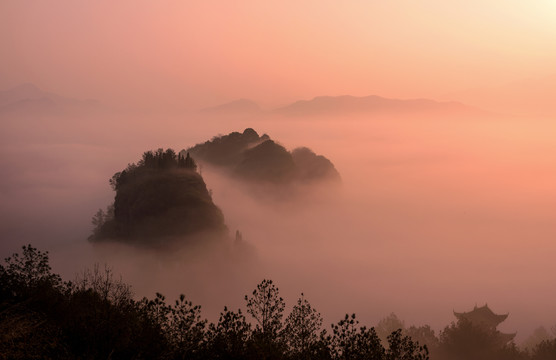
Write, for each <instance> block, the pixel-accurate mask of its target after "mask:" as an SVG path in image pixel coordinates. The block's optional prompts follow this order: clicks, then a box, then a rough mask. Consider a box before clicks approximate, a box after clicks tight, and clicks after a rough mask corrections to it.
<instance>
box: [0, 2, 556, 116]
mask: <svg viewBox="0 0 556 360" xmlns="http://www.w3.org/2000/svg"><path fill="white" fill-rule="evenodd" d="M0 10H1V11H0V30H1V31H0V44H1V47H2V57H1V58H0V88H4V89H5V88H9V87H11V86H14V85H17V84H19V83H22V82H32V83H35V84H36V85H37V86H39V87H40V88H43V89H45V90H49V91H53V92H56V93H60V94H69V95H72V96H74V97H79V98H95V99H99V100H101V101H103V102H104V103H107V104H117V105H122V104H125V105H126V106H129V107H141V106H143V107H154V108H160V107H165V108H170V107H175V108H178V109H181V108H188V109H190V108H193V109H196V108H200V107H205V106H210V105H215V104H219V103H222V102H226V101H230V100H234V99H237V98H251V99H253V100H255V101H258V102H260V103H261V104H263V105H266V106H269V107H272V106H276V105H281V104H284V103H288V102H291V101H295V100H298V99H310V98H312V97H314V96H318V95H346V94H348V95H356V96H364V95H371V94H375V95H382V96H386V97H397V98H415V97H428V98H438V97H440V96H442V95H443V94H446V93H451V92H455V91H463V90H467V89H473V88H478V87H479V88H480V87H484V86H494V85H502V84H506V83H509V82H512V81H517V80H521V79H527V78H531V77H543V76H548V75H552V74H554V73H555V72H556V70H555V69H554V65H553V64H554V63H556V47H554V41H555V38H556V21H554V20H555V19H554V17H555V16H556V4H555V3H554V1H551V0H538V1H535V2H523V1H520V0H491V1H486V2H485V1H479V0H471V1H443V0H424V1H409V0H398V1H377V0H373V1H348V2H341V3H340V2H337V1H280V2H274V1H271V2H267V1H233V2H229V1H118V2H117V3H114V2H113V1H104V0H100V1H90V2H75V1H70V0H58V1H55V2H36V1H11V0H6V1H3V2H2V3H1V4H0Z"/></svg>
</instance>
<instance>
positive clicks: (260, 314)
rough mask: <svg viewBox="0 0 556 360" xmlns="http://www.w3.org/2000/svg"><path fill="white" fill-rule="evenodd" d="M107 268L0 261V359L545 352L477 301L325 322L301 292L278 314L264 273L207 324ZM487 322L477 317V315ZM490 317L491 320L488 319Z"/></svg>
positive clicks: (394, 359)
mask: <svg viewBox="0 0 556 360" xmlns="http://www.w3.org/2000/svg"><path fill="white" fill-rule="evenodd" d="M117 279H118V278H117V277H116V278H115V277H114V276H113V274H112V272H111V271H110V270H109V269H104V270H99V269H98V267H96V268H94V269H92V270H85V271H84V272H83V274H82V275H81V276H79V277H77V278H76V279H75V281H73V282H67V281H63V280H62V278H61V277H60V276H59V275H58V274H55V273H53V272H52V271H51V268H50V264H49V258H48V253H47V252H42V251H40V250H37V249H36V248H33V247H32V246H31V245H27V246H24V247H23V249H22V252H21V253H19V254H14V255H13V256H11V257H9V258H7V259H5V260H4V263H0V359H114V360H116V359H237V360H240V359H245V360H251V359H253V360H255V359H257V360H259V359H268V360H271V359H272V360H274V359H276V360H299V359H306V360H311V359H314V360H363V359H371V360H425V359H429V358H430V359H432V360H471V359H473V360H553V359H555V358H556V338H554V337H552V338H546V339H544V340H539V341H537V342H535V344H533V345H532V346H531V347H530V348H528V349H520V348H518V347H517V346H516V345H515V343H514V342H513V341H510V342H508V338H507V337H506V336H505V335H504V334H502V333H500V332H499V331H498V330H496V328H495V326H494V324H497V323H498V322H499V321H500V318H501V317H504V316H500V315H496V314H493V313H492V314H491V311H490V309H488V307H487V306H486V305H485V307H483V308H477V307H476V308H475V309H474V310H473V311H471V312H468V313H459V314H457V315H456V316H457V322H453V323H452V324H451V325H449V326H447V327H446V328H445V329H444V330H442V331H440V333H439V334H438V335H436V334H435V332H434V331H433V330H432V329H431V328H430V326H428V325H424V326H419V327H416V326H411V327H405V325H404V323H403V321H401V320H399V319H398V318H397V317H396V316H395V315H394V314H391V315H390V316H388V317H386V318H384V319H383V320H381V321H380V322H379V323H378V324H377V325H376V326H375V327H367V326H362V325H360V324H359V321H358V320H357V317H356V316H355V314H352V315H345V317H344V318H342V319H340V320H339V321H338V322H336V323H333V324H331V325H330V326H325V325H323V318H322V316H321V315H320V313H319V312H318V311H317V309H315V308H314V307H313V306H312V305H311V303H310V302H309V301H308V300H307V299H306V298H305V296H304V295H303V294H301V296H300V297H299V299H298V300H297V301H296V303H295V304H294V305H293V307H291V310H290V311H289V314H287V313H286V302H285V300H284V299H283V298H282V297H281V296H280V292H279V289H278V287H277V286H276V285H275V284H274V283H273V282H272V281H271V280H263V281H261V282H260V283H259V284H258V285H257V286H256V288H255V289H254V290H253V292H252V293H251V294H249V295H245V303H244V306H243V310H242V309H238V310H231V309H228V308H227V307H224V309H223V311H222V312H221V313H220V317H219V319H218V321H216V322H214V323H209V322H208V321H207V320H206V319H204V318H203V317H202V314H201V307H200V306H198V305H194V304H193V303H191V302H190V301H188V300H187V299H186V297H185V296H184V295H181V296H180V297H179V298H178V299H177V300H176V301H175V302H171V303H167V302H166V299H165V297H164V296H163V295H161V294H157V295H156V297H154V298H152V299H149V298H143V299H141V300H136V299H134V298H133V296H132V291H131V288H130V286H129V285H127V284H126V283H124V282H122V281H121V280H117ZM485 313H487V315H489V316H488V317H491V318H494V321H490V322H489V321H487V323H485V322H484V321H476V320H477V318H479V320H480V319H483V320H484V318H485V317H484V315H485ZM489 324H492V325H493V326H494V327H493V326H490V325H489Z"/></svg>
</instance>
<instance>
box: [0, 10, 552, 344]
mask: <svg viewBox="0 0 556 360" xmlns="http://www.w3.org/2000/svg"><path fill="white" fill-rule="evenodd" d="M555 13H556V5H555V4H554V3H553V2H551V1H538V2H536V3H535V4H526V3H523V2H520V1H517V0H515V1H514V0H512V1H501V0H496V1H492V2H489V3H488V4H485V3H484V2H479V1H475V0H473V1H468V2H466V3H461V4H455V3H449V4H448V3H446V2H443V1H440V0H428V1H424V2H420V3H418V4H417V3H413V2H409V1H399V2H353V3H350V4H338V3H335V2H328V1H325V2H322V1H319V2H317V1H307V2H301V3H299V2H290V1H285V2H281V3H280V4H273V5H269V4H267V3H262V2H257V1H241V2H235V3H228V2H218V1H208V2H195V1H192V2H180V1H162V2H156V3H154V2H153V3H151V2H145V3H136V2H128V1H123V2H118V4H114V3H112V2H108V1H96V2H92V3H87V4H83V3H75V2H72V1H59V2H57V3H56V4H51V3H48V4H47V3H27V2H19V1H5V2H3V3H2V4H0V47H1V49H2V57H1V58H0V65H1V66H0V91H3V90H9V89H11V88H13V87H15V86H18V85H20V84H26V83H27V84H29V83H30V84H34V85H35V86H36V87H37V88H38V89H40V90H41V91H43V92H45V93H52V94H55V95H57V96H59V97H56V99H57V100H55V101H54V103H56V104H50V103H49V102H39V103H36V104H35V103H32V102H29V103H26V102H23V103H21V104H17V107H14V108H15V110H14V108H10V109H9V111H8V110H6V111H3V110H2V109H6V108H4V107H3V106H4V105H2V104H0V123H1V124H2V131H1V132H0V144H1V145H0V150H1V152H2V155H1V157H0V167H1V168H2V169H3V170H2V177H1V179H0V218H1V219H2V220H0V237H1V242H0V257H1V258H5V257H7V256H9V255H11V254H12V253H14V252H16V251H18V250H19V248H20V247H21V246H22V245H24V244H27V243H30V244H32V245H33V246H35V247H38V248H39V249H41V250H48V251H50V254H51V260H52V265H53V269H54V270H55V271H59V272H60V273H61V274H62V275H63V276H64V277H65V278H66V279H68V280H69V279H71V278H72V277H73V276H74V275H75V274H76V273H79V272H80V271H82V270H83V268H84V267H85V266H91V265H92V264H93V263H94V262H100V263H104V262H107V263H108V264H109V265H110V266H112V267H114V269H115V270H116V272H117V273H118V274H120V273H121V275H122V277H123V280H124V281H127V282H129V283H130V284H131V285H132V286H133V288H134V289H135V292H136V295H137V296H138V297H142V296H150V297H152V296H153V295H154V293H155V292H156V291H159V292H163V293H166V294H167V295H168V296H167V298H169V299H172V298H173V297H174V296H175V295H177V294H179V293H182V292H183V293H185V294H186V295H187V296H188V298H190V299H191V300H192V301H193V302H194V303H198V304H200V305H202V306H203V315H204V316H206V317H208V318H209V319H214V318H215V317H216V316H217V315H218V312H220V311H221V310H222V309H223V306H224V305H229V306H230V307H232V308H236V307H238V306H242V304H243V301H242V300H243V295H244V294H248V293H250V291H251V290H252V289H253V288H254V287H255V286H256V284H257V283H258V282H259V281H260V280H262V278H271V279H272V280H274V281H275V282H276V284H277V285H278V286H279V288H280V290H281V292H282V293H283V295H284V297H285V299H286V302H287V303H288V305H293V303H294V302H295V300H296V297H297V296H298V295H299V293H301V292H304V293H305V295H306V297H307V299H308V300H309V301H310V302H311V303H312V304H313V305H314V306H315V307H316V308H317V309H318V310H319V311H320V312H321V313H322V314H323V315H324V317H325V327H328V325H329V324H330V323H331V322H335V321H337V320H339V319H340V318H341V317H342V316H343V315H344V314H345V313H348V312H350V313H351V312H355V313H357V314H358V316H360V320H361V321H362V323H364V324H368V325H375V324H376V323H377V322H378V321H379V320H380V319H382V318H384V317H385V316H387V315H388V314H390V313H391V312H394V313H396V314H397V315H398V317H399V318H400V319H402V320H404V321H405V323H406V325H412V324H415V325H423V324H430V325H431V326H432V327H433V328H434V329H435V330H436V331H439V330H442V329H443V328H444V327H445V326H446V325H448V324H449V323H450V322H452V321H455V320H456V319H455V317H454V316H453V314H452V311H453V310H455V311H458V312H461V311H468V310H471V309H472V308H473V306H474V305H479V306H481V305H484V304H485V303H488V305H489V306H490V307H491V308H492V309H493V310H494V311H495V312H497V313H504V314H505V313H509V314H510V315H509V317H508V319H507V320H506V321H505V322H503V323H502V324H501V326H500V330H502V331H504V332H516V331H517V333H518V335H517V338H516V339H517V343H518V344H519V343H520V342H521V341H523V340H525V339H526V338H527V337H528V336H529V335H530V334H531V333H532V332H533V330H534V329H535V328H537V327H538V326H541V325H542V326H545V327H546V328H549V327H550V326H554V325H555V324H556V308H554V305H553V304H554V300H555V299H556V285H555V284H554V282H553V279H552V278H553V276H552V274H553V273H555V272H556V263H555V262H554V254H555V253H556V244H555V242H554V238H555V235H556V226H555V225H556V219H555V217H554V214H553V212H554V211H553V210H554V209H553V208H554V204H555V203H556V187H555V186H554V184H555V183H556V165H555V164H556V142H555V141H554V136H553V135H554V134H555V131H556V105H555V103H554V102H553V101H552V99H553V97H554V91H556V77H555V74H556V68H554V64H555V63H556V47H554V46H553V45H554V42H553V40H554V36H555V35H556V25H555V24H556V22H555V21H554V14H555ZM340 95H349V96H353V97H364V96H370V95H375V96H380V97H383V98H386V99H402V100H407V99H430V100H434V101H438V102H447V101H455V102H461V103H462V104H464V105H466V106H469V107H471V108H476V109H480V110H484V113H472V112H467V113H465V112H461V111H460V109H458V108H450V107H447V108H442V109H441V111H440V110H439V108H436V106H437V105H438V104H436V105H434V104H433V105H430V104H428V103H427V104H428V105H427V106H425V107H424V108H423V109H420V110H419V111H413V110H411V111H409V110H408V109H414V108H413V107H411V106H414V105H411V106H409V105H408V104H409V102H404V101H401V102H399V103H396V104H397V105H396V106H397V107H396V106H391V107H386V108H385V109H386V110H384V109H383V110H381V111H375V112H373V111H374V110H372V109H373V107H372V106H374V105H373V104H370V105H369V104H366V105H365V106H363V107H361V108H357V109H356V110H353V109H354V108H353V106H354V105H353V104H351V103H349V104H341V106H340V105H337V104H333V106H332V105H330V104H324V105H323V104H322V103H317V104H315V103H311V106H313V107H312V108H310V109H309V110H311V111H313V110H314V109H316V110H315V111H314V112H313V113H311V112H310V111H309V110H306V109H304V110H303V111H307V112H305V113H304V112H299V113H296V114H295V115H291V114H288V113H279V112H271V111H267V110H272V109H277V108H280V107H283V106H288V105H291V104H292V103H294V102H296V101H299V100H311V99H313V98H315V97H318V96H330V97H334V96H340ZM63 98H70V99H78V100H86V99H96V100H98V101H100V105H99V107H98V108H96V107H95V106H96V105H94V104H93V105H91V104H90V103H86V102H79V101H77V102H74V101H69V100H68V99H65V100H64V99H63ZM237 99H249V100H252V101H254V102H255V103H256V104H257V105H259V106H260V107H261V108H262V109H263V110H265V111H262V112H257V111H256V110H254V111H251V110H253V109H252V108H251V110H249V109H250V108H249V107H248V106H247V107H246V108H245V109H243V108H240V109H239V110H238V111H237V112H234V111H232V110H233V109H225V110H224V111H222V112H217V113H211V112H203V111H200V110H201V109H204V108H209V107H214V106H219V105H222V104H226V103H229V102H231V101H234V100H237ZM10 104H12V105H13V103H10ZM8 105H9V104H8ZM329 105H330V106H332V107H334V106H336V107H335V108H334V109H336V110H335V111H336V112H334V113H332V112H327V111H328V110H326V111H324V110H323V111H321V112H319V111H317V110H322V109H328V108H326V106H329ZM404 106H407V107H405V108H404ZM369 109H371V110H369ZM402 110H403V111H402ZM250 111H251V112H250ZM248 127H250V128H253V129H255V130H256V131H257V132H258V133H259V135H262V134H264V133H267V134H268V135H270V137H271V138H272V139H274V140H276V141H277V142H279V143H280V144H282V145H283V146H284V147H286V148H287V149H288V150H293V149H294V148H296V147H302V146H306V147H308V148H310V149H312V150H313V151H315V152H316V153H317V154H321V155H324V156H325V157H327V158H328V159H330V160H331V161H332V163H333V164H334V165H335V167H336V169H337V170H338V172H339V173H340V175H341V177H342V186H341V189H340V190H337V191H336V190H334V191H332V190H330V189H328V188H326V187H315V188H313V189H311V190H310V191H305V190H303V191H302V194H303V195H302V196H299V197H296V198H294V199H291V200H290V201H275V200H273V199H260V198H257V197H256V196H255V197H254V196H252V194H251V195H250V193H249V186H248V185H245V184H242V183H241V182H238V181H237V180H234V179H231V178H230V177H229V176H227V175H226V174H225V173H224V172H222V171H220V170H219V169H217V168H214V167H210V166H204V167H203V168H202V170H201V172H202V176H203V177H204V180H205V182H206V184H207V187H208V188H209V189H211V190H212V194H213V200H214V202H215V204H216V205H217V206H218V207H220V208H221V210H222V211H223V213H224V217H225V221H226V224H227V226H228V227H229V229H230V234H231V236H232V235H233V233H234V232H235V231H236V230H240V231H241V232H242V233H243V236H244V240H245V241H246V242H248V243H249V244H251V245H252V246H253V248H254V253H255V254H256V255H254V256H253V259H252V262H250V261H236V260H234V259H224V258H223V255H222V254H220V253H218V252H215V253H208V254H207V253H203V252H202V251H200V253H196V252H190V253H188V252H187V250H183V252H176V253H175V254H171V255H169V254H164V253H163V252H149V250H145V249H140V250H137V249H131V248H127V247H126V246H124V245H121V244H120V245H114V246H113V247H111V245H103V246H99V245H94V244H91V243H89V242H88V241H87V237H88V236H89V235H90V233H91V230H92V225H91V217H92V216H93V214H94V213H95V212H96V211H97V210H98V209H99V208H105V207H106V206H107V205H109V204H110V202H111V201H113V199H114V192H113V191H112V190H111V189H110V186H109V184H108V179H110V177H111V176H112V175H113V174H114V173H115V172H117V171H121V170H122V169H124V168H125V167H126V166H127V164H129V163H133V162H137V161H138V160H139V159H140V158H141V155H142V153H143V152H144V151H147V150H155V149H158V148H173V149H174V150H176V151H179V150H181V149H185V148H188V147H190V146H193V145H195V144H198V143H202V142H205V141H207V140H210V139H211V138H213V137H214V136H217V135H222V134H228V133H230V132H232V131H239V132H242V131H243V130H244V129H245V128H248ZM205 260H206V261H205ZM213 263H217V264H219V265H218V266H212V265H211V264H213Z"/></svg>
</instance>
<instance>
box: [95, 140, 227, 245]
mask: <svg viewBox="0 0 556 360" xmlns="http://www.w3.org/2000/svg"><path fill="white" fill-rule="evenodd" d="M196 168H197V165H196V164H195V161H194V160H193V159H192V158H191V157H190V156H189V154H187V155H186V156H181V155H176V154H175V152H174V151H173V150H172V149H168V150H166V151H163V150H162V149H159V150H158V151H156V152H152V151H148V152H145V153H144V154H143V158H142V159H141V160H140V161H139V162H138V163H137V164H131V165H129V166H128V167H127V168H126V169H125V170H123V171H121V172H118V173H116V174H115V175H114V176H113V177H112V179H111V180H110V184H111V185H112V188H113V189H114V191H116V196H115V198H114V204H113V205H112V206H109V207H108V209H107V210H106V211H103V210H99V211H98V212H97V214H96V215H95V217H94V218H93V224H94V225H95V229H94V231H93V234H92V235H91V237H90V240H91V241H103V240H114V239H118V240H120V241H121V240H123V241H129V242H133V243H136V244H139V243H149V244H150V245H153V243H154V242H155V241H165V240H164V238H167V237H183V236H184V235H193V234H199V233H206V232H216V233H224V232H226V230H227V228H226V225H225V224H224V216H223V214H222V211H221V210H220V209H219V208H218V207H217V206H216V205H215V204H214V203H213V201H212V198H211V196H210V193H209V191H208V190H207V186H206V184H205V182H204V180H203V178H202V176H201V175H200V174H199V173H197V171H196ZM155 239H156V240H155ZM160 245H163V244H160Z"/></svg>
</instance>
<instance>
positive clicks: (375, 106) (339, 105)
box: [274, 95, 478, 116]
mask: <svg viewBox="0 0 556 360" xmlns="http://www.w3.org/2000/svg"><path fill="white" fill-rule="evenodd" d="M475 111H478V110H476V109H473V108H471V107H468V106H466V105H464V104H462V103H458V102H438V101H434V100H428V99H410V100H399V99H388V98H384V97H380V96H375V95H372V96H365V97H357V96H348V95H346V96H318V97H315V98H314V99H312V100H300V101H296V102H295V103H293V104H291V105H288V106H285V107H282V108H279V109H276V110H274V112H275V113H279V114H283V115H292V116H308V115H309V116H310V115H326V114H331V115H332V114H345V113H377V114H378V113H423V112H425V113H431V112H432V113H444V112H446V113H448V112H449V113H453V112H459V113H463V112H475Z"/></svg>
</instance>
